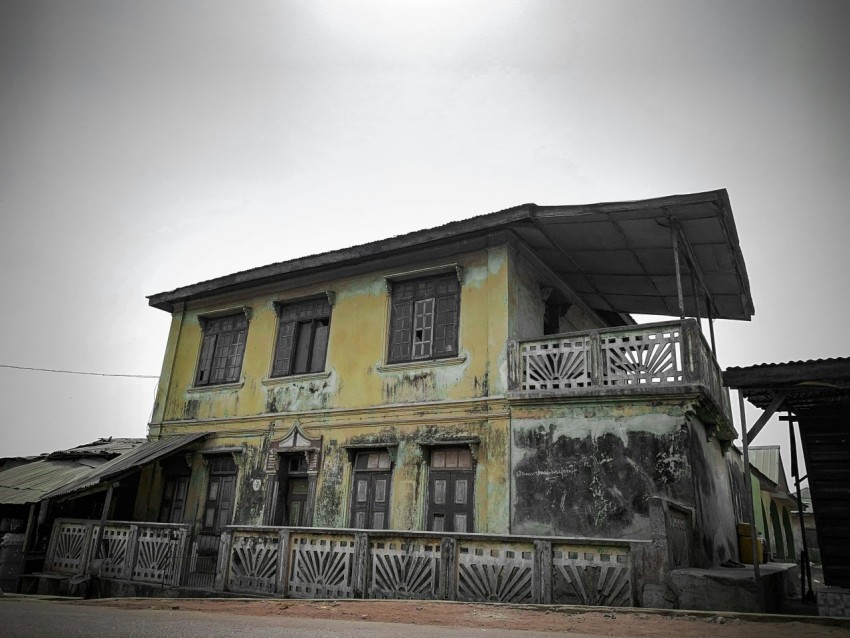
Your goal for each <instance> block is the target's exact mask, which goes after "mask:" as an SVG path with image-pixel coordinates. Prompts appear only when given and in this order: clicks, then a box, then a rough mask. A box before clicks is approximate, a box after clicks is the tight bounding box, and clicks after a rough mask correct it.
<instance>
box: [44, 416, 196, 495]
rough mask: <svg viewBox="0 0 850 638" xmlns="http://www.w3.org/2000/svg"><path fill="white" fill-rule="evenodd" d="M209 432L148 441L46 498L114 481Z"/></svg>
mask: <svg viewBox="0 0 850 638" xmlns="http://www.w3.org/2000/svg"><path fill="white" fill-rule="evenodd" d="M207 434H208V432H194V433H192V434H184V435H182V436H170V437H165V438H162V439H157V440H156V441H147V442H146V443H143V444H142V445H140V446H138V447H136V448H134V449H132V450H130V451H129V452H126V453H125V454H122V455H121V456H118V457H115V458H114V459H112V460H111V461H107V462H106V463H104V464H103V465H101V466H100V467H98V468H97V469H95V470H94V471H92V472H90V473H89V474H87V475H85V476H82V477H80V478H79V479H77V480H75V481H73V482H72V483H70V484H68V485H65V486H63V487H60V488H58V489H56V490H54V491H52V492H50V493H49V494H47V495H46V496H47V497H48V498H55V497H57V496H62V495H65V494H70V493H72V492H77V491H79V490H84V489H86V488H90V487H94V486H96V485H98V484H99V483H102V482H104V481H108V480H110V479H114V478H116V477H118V476H120V475H122V474H125V473H127V472H130V471H132V470H134V469H136V468H139V467H141V466H142V465H145V464H147V463H150V462H152V461H155V460H157V459H160V458H163V457H165V456H168V455H169V454H171V453H173V452H176V451H177V450H179V449H180V448H182V447H185V446H187V445H189V444H190V443H193V442H195V441H197V440H199V439H202V438H204V437H205V436H207Z"/></svg>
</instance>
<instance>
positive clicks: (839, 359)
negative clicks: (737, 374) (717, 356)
mask: <svg viewBox="0 0 850 638" xmlns="http://www.w3.org/2000/svg"><path fill="white" fill-rule="evenodd" d="M818 363H850V357H829V358H827V359H806V360H805V361H804V360H799V361H785V362H782V363H757V364H755V365H751V366H730V367H728V368H726V369H727V370H761V369H763V368H779V367H782V366H796V365H810V364H818Z"/></svg>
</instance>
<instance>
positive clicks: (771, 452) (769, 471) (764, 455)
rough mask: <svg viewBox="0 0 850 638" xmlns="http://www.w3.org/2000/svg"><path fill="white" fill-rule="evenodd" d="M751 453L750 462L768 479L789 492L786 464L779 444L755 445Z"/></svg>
mask: <svg viewBox="0 0 850 638" xmlns="http://www.w3.org/2000/svg"><path fill="white" fill-rule="evenodd" d="M749 453H750V463H751V464H752V465H754V466H755V467H757V468H758V470H759V471H760V472H761V473H762V474H764V475H765V476H766V477H767V478H768V479H770V480H771V481H773V482H774V483H776V485H778V486H779V487H780V488H782V489H783V490H785V491H786V492H787V491H788V480H787V478H786V477H785V465H784V464H783V463H782V453H781V452H780V449H779V446H778V445H763V446H753V447H751V448H750V449H749Z"/></svg>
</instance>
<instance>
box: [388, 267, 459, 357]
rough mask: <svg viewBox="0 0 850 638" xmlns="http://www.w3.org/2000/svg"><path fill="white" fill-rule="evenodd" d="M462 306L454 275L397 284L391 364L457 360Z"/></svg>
mask: <svg viewBox="0 0 850 638" xmlns="http://www.w3.org/2000/svg"><path fill="white" fill-rule="evenodd" d="M459 306H460V285H459V283H458V280H457V277H456V276H455V274H454V273H453V274H451V275H441V276H437V277H427V278H423V279H414V280H410V281H396V282H393V284H392V310H391V314H390V343H389V356H388V362H389V363H399V362H402V361H415V360H418V359H438V358H443V357H454V356H457V353H458V343H457V332H458V316H459V312H458V309H459Z"/></svg>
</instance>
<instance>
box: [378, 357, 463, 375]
mask: <svg viewBox="0 0 850 638" xmlns="http://www.w3.org/2000/svg"><path fill="white" fill-rule="evenodd" d="M465 362H466V355H465V354H462V355H461V356H459V357H451V358H448V359H417V360H415V361H404V362H403V363H385V364H379V365H377V366H375V369H376V370H377V371H378V372H399V371H404V370H422V369H426V368H438V367H442V366H458V365H461V364H462V363H465Z"/></svg>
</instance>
